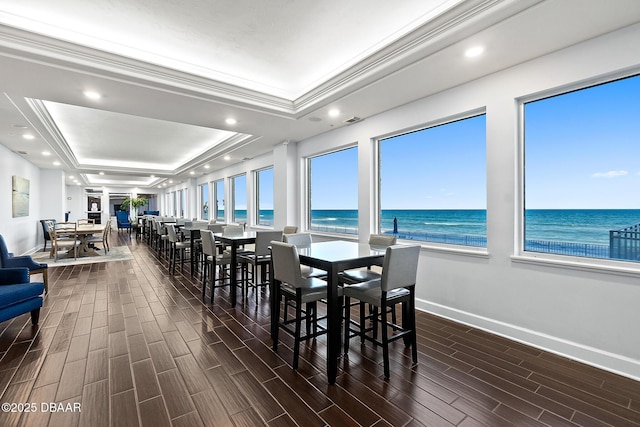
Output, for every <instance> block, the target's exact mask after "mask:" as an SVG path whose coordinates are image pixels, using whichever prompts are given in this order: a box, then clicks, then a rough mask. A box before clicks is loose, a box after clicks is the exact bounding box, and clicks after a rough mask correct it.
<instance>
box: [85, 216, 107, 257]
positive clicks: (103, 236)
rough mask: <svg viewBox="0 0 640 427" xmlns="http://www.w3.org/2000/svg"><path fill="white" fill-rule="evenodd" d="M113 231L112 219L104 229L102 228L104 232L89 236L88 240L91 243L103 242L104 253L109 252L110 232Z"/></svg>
mask: <svg viewBox="0 0 640 427" xmlns="http://www.w3.org/2000/svg"><path fill="white" fill-rule="evenodd" d="M110 233H111V221H107V223H106V224H105V226H104V229H103V230H102V233H97V234H94V235H93V236H91V237H89V239H88V241H89V243H91V244H94V245H95V244H96V243H98V244H101V245H102V249H104V253H105V254H106V253H108V252H109V250H110V248H109V234H110Z"/></svg>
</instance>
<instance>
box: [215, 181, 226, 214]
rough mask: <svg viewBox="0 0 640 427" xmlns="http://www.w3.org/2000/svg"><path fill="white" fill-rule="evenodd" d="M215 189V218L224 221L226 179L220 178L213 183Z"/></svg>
mask: <svg viewBox="0 0 640 427" xmlns="http://www.w3.org/2000/svg"><path fill="white" fill-rule="evenodd" d="M213 190H214V192H215V194H214V195H213V199H214V200H215V212H214V218H215V219H216V222H224V221H225V219H224V179H220V180H218V181H215V182H214V183H213Z"/></svg>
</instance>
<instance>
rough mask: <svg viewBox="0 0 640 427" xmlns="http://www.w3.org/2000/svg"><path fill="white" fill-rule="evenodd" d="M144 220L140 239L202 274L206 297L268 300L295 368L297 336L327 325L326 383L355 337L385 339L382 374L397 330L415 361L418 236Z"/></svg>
mask: <svg viewBox="0 0 640 427" xmlns="http://www.w3.org/2000/svg"><path fill="white" fill-rule="evenodd" d="M141 221H142V224H141V228H142V230H144V238H143V239H142V241H144V242H146V243H147V244H148V245H149V247H150V248H151V249H152V250H153V251H154V253H155V254H156V255H157V257H158V259H159V260H161V261H162V265H163V266H165V268H166V271H167V273H168V274H169V275H171V276H174V275H179V276H180V277H189V278H191V279H192V280H196V281H197V283H198V285H199V286H200V287H201V289H198V291H200V293H201V298H202V303H203V304H215V297H216V292H217V293H220V292H221V291H220V290H218V289H219V288H224V289H225V295H228V301H229V305H230V307H231V308H235V307H237V306H238V307H240V308H243V307H246V306H247V304H248V303H249V300H251V299H253V300H254V301H255V304H256V305H264V304H265V303H266V304H267V307H268V311H269V313H270V314H269V324H270V326H269V330H270V337H271V340H272V350H273V351H274V352H277V351H278V343H279V341H280V340H281V332H285V333H288V334H290V335H291V337H292V338H293V340H294V344H293V358H292V360H291V361H289V363H291V366H292V367H293V368H294V369H297V367H298V363H299V362H298V358H299V353H300V352H299V347H300V345H301V344H303V343H305V342H309V341H313V340H314V339H316V338H318V337H320V336H322V335H326V337H325V339H326V349H327V351H326V377H327V382H328V384H334V383H335V381H336V378H337V375H338V366H339V360H340V358H341V357H342V356H343V355H344V354H346V353H347V352H348V349H349V346H350V343H349V339H350V338H353V337H357V338H359V339H360V340H361V342H363V343H364V342H365V340H366V341H368V342H370V343H372V344H373V345H374V346H375V347H378V346H379V347H380V348H382V349H383V354H384V356H383V362H384V363H383V365H384V378H389V376H390V368H389V357H388V351H389V350H388V349H389V345H390V344H391V343H392V342H394V341H396V340H397V339H402V340H403V344H404V346H405V347H406V348H410V349H411V351H412V361H413V364H416V363H417V362H418V359H417V344H416V333H415V330H416V327H415V283H416V275H417V268H418V259H419V252H420V246H419V245H408V244H401V245H398V244H397V241H396V238H395V237H394V236H393V235H372V236H371V238H370V239H369V241H368V242H365V243H363V242H357V241H353V240H339V239H332V240H325V239H318V240H317V241H315V240H313V239H312V235H311V234H309V233H298V232H297V231H298V230H297V227H286V229H283V230H262V229H250V230H247V229H246V226H245V224H226V223H215V222H206V221H195V220H194V221H191V220H185V219H182V218H173V217H146V218H142V219H141ZM251 291H252V292H253V293H252V294H250V292H251ZM345 300H346V301H352V302H353V304H351V303H350V302H347V303H346V304H345ZM305 330H306V333H305ZM311 331H313V332H311Z"/></svg>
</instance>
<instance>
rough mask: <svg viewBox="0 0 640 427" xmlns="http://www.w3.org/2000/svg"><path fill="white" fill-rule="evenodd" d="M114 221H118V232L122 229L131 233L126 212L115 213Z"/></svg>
mask: <svg viewBox="0 0 640 427" xmlns="http://www.w3.org/2000/svg"><path fill="white" fill-rule="evenodd" d="M116 220H117V221H118V230H120V229H122V228H124V229H127V228H128V229H129V232H131V222H130V221H129V213H128V212H127V211H117V212H116Z"/></svg>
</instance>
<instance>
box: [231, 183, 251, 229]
mask: <svg viewBox="0 0 640 427" xmlns="http://www.w3.org/2000/svg"><path fill="white" fill-rule="evenodd" d="M238 178H244V185H245V201H248V197H247V196H248V194H247V193H248V190H249V189H248V188H247V173H246V172H242V173H239V174H237V175H233V176H231V177H229V190H230V192H229V193H230V196H231V217H230V219H231V222H232V223H234V224H237V223H239V221H238V220H237V218H236V210H237V209H236V179H238ZM247 208H248V206H247ZM247 216H249V212H248V209H247ZM247 220H248V218H246V219H245V221H244V222H245V223H246V221H247Z"/></svg>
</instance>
